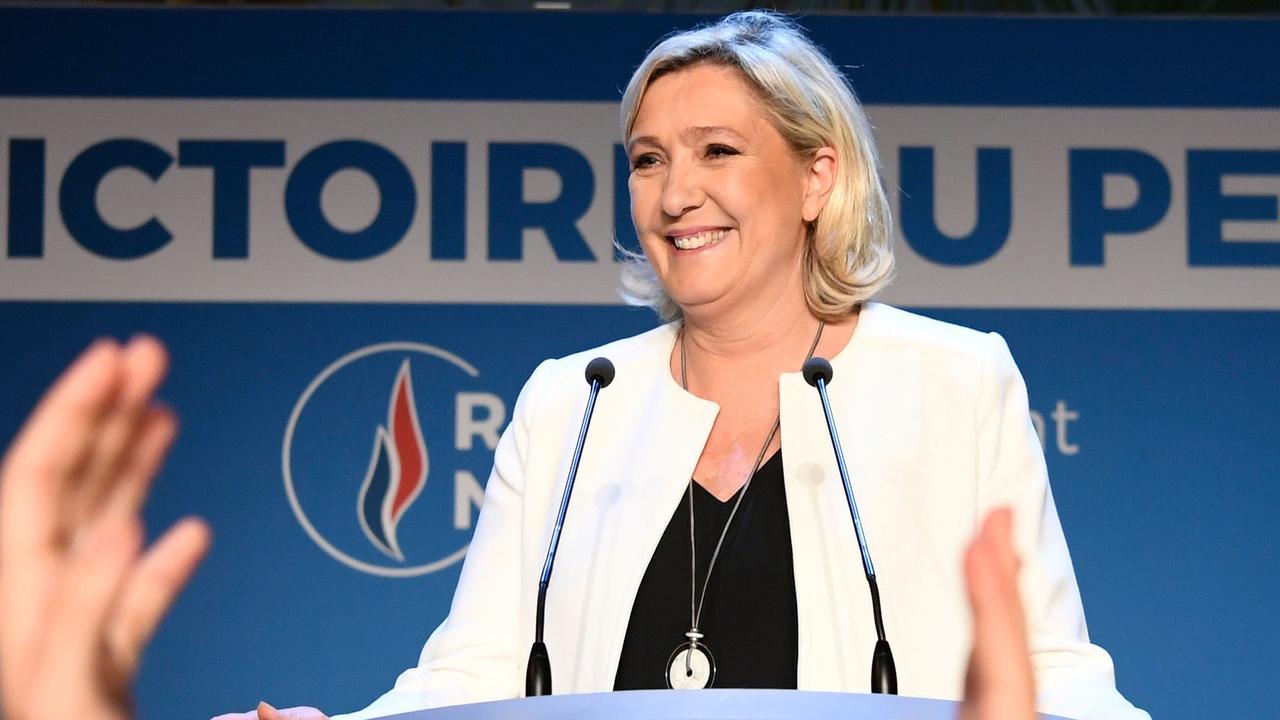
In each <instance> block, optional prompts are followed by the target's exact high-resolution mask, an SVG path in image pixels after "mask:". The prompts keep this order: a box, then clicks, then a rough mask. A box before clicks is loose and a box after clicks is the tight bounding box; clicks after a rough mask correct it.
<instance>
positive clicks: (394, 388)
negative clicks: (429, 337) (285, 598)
mask: <svg viewBox="0 0 1280 720" xmlns="http://www.w3.org/2000/svg"><path fill="white" fill-rule="evenodd" d="M479 375H480V373H479V371H477V370H476V369H475V368H474V367H473V366H472V365H471V364H470V363H468V362H467V361H466V360H463V359H462V358H460V357H458V356H457V355H455V354H453V353H451V352H449V351H447V350H443V349H441V348H438V347H434V346H432V345H426V344H423V343H416V342H388V343H381V344H377V345H370V346H368V347H364V348H361V349H359V350H356V351H354V352H351V353H348V354H347V355H345V356H343V357H341V358H339V359H338V360H336V361H334V362H333V363H332V364H330V365H329V366H328V367H326V368H325V369H324V370H323V371H321V372H320V374H319V375H317V376H316V377H315V379H314V380H312V381H311V383H310V384H309V385H308V386H307V388H306V390H304V391H303V393H302V396H301V397H300V398H298V402H297V404H296V405H295V406H294V408H293V412H292V413H291V414H290V416H289V422H288V425H287V426H286V428H285V433H284V446H283V449H282V452H281V469H282V472H283V474H284V487H285V493H286V495H287V496H288V498H289V504H290V506H291V507H292V508H293V513H294V515H295V516H296V517H297V519H298V522H299V523H300V524H301V525H302V528H303V530H305V531H306V533H307V535H308V536H309V537H310V538H311V539H312V540H313V541H315V543H316V544H317V545H319V546H320V547H321V548H322V549H323V550H324V551H325V552H326V553H328V554H329V555H330V556H332V557H333V558H334V559H336V560H338V561H339V562H341V563H343V564H345V565H347V566H349V567H352V568H354V569H356V570H359V571H361V572H367V573H372V574H375V575H382V576H387V577H410V576H414V575H422V574H425V573H430V572H434V571H436V570H441V569H443V568H446V567H449V566H450V565H452V564H454V563H456V562H458V561H459V560H461V559H462V558H463V556H464V555H466V552H467V546H468V543H469V542H470V535H471V527H472V525H473V523H474V519H475V513H476V511H478V509H479V505H480V502H481V500H482V499H483V492H484V490H483V478H485V477H487V473H488V468H489V467H490V466H491V465H492V463H493V452H492V450H493V446H494V445H495V444H496V442H497V435H498V430H499V429H500V428H501V426H502V424H503V423H504V422H505V420H506V417H505V415H506V409H505V405H504V404H503V402H502V400H501V398H499V397H498V396H496V395H494V394H493V393H490V392H486V391H485V389H484V388H482V387H480V386H479V383H478V378H479Z"/></svg>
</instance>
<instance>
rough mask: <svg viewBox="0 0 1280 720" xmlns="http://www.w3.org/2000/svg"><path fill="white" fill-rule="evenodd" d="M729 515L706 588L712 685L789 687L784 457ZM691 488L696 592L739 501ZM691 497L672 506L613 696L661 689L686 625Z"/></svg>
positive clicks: (791, 654) (792, 590) (790, 593)
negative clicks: (722, 542) (669, 518)
mask: <svg viewBox="0 0 1280 720" xmlns="http://www.w3.org/2000/svg"><path fill="white" fill-rule="evenodd" d="M744 487H745V488H746V492H747V494H746V496H745V497H743V498H742V506H741V507H739V508H738V512H737V514H736V515H734V516H733V524H732V526H731V527H730V528H729V531H728V533H727V534H726V535H725V538H724V544H723V546H722V547H721V549H720V556H719V558H718V559H717V560H716V566H715V570H714V572H713V573H712V575H711V579H710V581H709V586H710V587H709V589H708V590H707V597H706V601H705V605H704V607H703V610H702V616H701V618H700V621H699V626H700V627H699V631H700V632H702V633H703V635H704V637H703V639H702V640H701V642H702V643H704V644H705V645H706V647H707V648H708V649H709V650H710V652H711V654H712V656H713V657H714V660H715V668H716V671H715V678H714V681H713V683H712V687H718V688H795V687H796V663H797V659H798V656H799V650H798V634H797V616H796V584H795V572H794V567H793V564H792V557H791V523H790V520H789V518H788V515H787V498H786V490H785V488H784V485H783V477H782V452H781V451H778V452H776V453H774V454H773V456H772V457H770V458H769V460H768V461H767V462H766V463H765V464H764V465H762V466H761V467H760V469H759V470H758V471H757V472H756V474H755V476H754V477H753V478H752V481H751V484H750V486H744ZM741 493H742V490H739V491H738V493H735V494H734V496H733V497H730V498H729V499H728V500H726V501H724V502H721V501H720V500H718V499H717V498H716V497H715V496H714V495H712V494H711V493H710V492H708V491H707V490H706V489H705V488H703V487H702V486H701V485H699V484H698V483H696V482H695V483H693V514H694V529H695V538H696V550H697V553H696V558H697V572H696V573H695V574H694V581H693V582H694V584H695V585H696V587H697V590H698V593H699V595H700V594H701V592H702V584H703V582H704V580H705V579H706V573H707V566H708V565H709V563H710V562H711V554H712V552H713V550H714V549H715V546H716V542H717V540H719V538H720V533H721V531H722V530H723V528H724V526H725V522H726V520H728V519H729V515H730V513H731V512H732V510H733V506H734V503H735V502H737V500H738V495H739V494H741ZM689 554H690V548H689V500H688V497H687V496H685V497H684V498H683V499H682V502H680V503H679V505H678V506H677V507H676V511H675V513H674V514H673V515H672V516H671V521H670V522H669V523H667V529H666V531H665V532H664V533H663V534H662V539H661V540H660V541H659V542H658V546H657V548H656V549H655V550H654V553H653V557H652V559H650V561H649V567H648V569H647V570H646V571H645V574H644V579H643V580H642V581H641V583H640V589H639V591H638V592H637V593H636V599H635V603H634V605H632V608H631V619H630V622H629V624H628V625H627V634H626V639H625V640H624V641H623V646H622V654H621V658H620V660H619V662H618V672H617V675H616V677H615V679H614V689H615V690H641V689H655V688H665V687H666V686H667V676H666V673H667V667H668V665H669V663H670V660H671V658H672V656H673V653H674V652H675V650H676V648H677V647H678V646H680V645H682V644H684V643H685V642H687V641H688V638H687V637H686V636H685V633H686V632H688V630H689V625H690V611H689V607H690V602H691V599H690V577H689V576H690V557H689Z"/></svg>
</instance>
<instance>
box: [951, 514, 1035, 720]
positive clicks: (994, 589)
mask: <svg viewBox="0 0 1280 720" xmlns="http://www.w3.org/2000/svg"><path fill="white" fill-rule="evenodd" d="M1012 523H1013V519H1012V516H1011V514H1010V512H1009V510H1007V509H1000V510H994V511H992V512H991V514H990V515H988V516H987V517H986V519H985V520H984V521H983V523H982V528H981V529H980V530H979V531H978V535H977V537H975V538H974V539H973V542H972V543H971V544H970V545H969V551H968V552H967V553H966V554H965V561H964V571H965V580H966V582H967V584H968V587H969V604H970V605H971V606H972V608H973V651H972V652H971V653H970V655H969V672H968V675H967V677H966V679H965V690H964V705H963V706H962V708H961V711H960V720H1032V719H1033V718H1035V716H1036V714H1035V699H1036V692H1035V678H1034V675H1033V674H1032V672H1031V661H1030V659H1029V657H1028V655H1027V627H1026V620H1025V619H1024V616H1023V612H1022V601H1021V599H1020V598H1019V596H1018V581H1017V580H1018V558H1017V557H1016V556H1015V555H1014V552H1013V545H1012V543H1011V541H1010V534H1011V526H1012Z"/></svg>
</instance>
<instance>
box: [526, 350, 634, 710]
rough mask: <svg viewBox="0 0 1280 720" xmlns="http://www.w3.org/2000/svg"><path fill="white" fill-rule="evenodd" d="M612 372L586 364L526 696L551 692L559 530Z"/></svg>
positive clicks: (601, 364) (598, 361) (602, 363)
mask: <svg viewBox="0 0 1280 720" xmlns="http://www.w3.org/2000/svg"><path fill="white" fill-rule="evenodd" d="M613 375H614V368H613V363H611V362H609V358H605V357H598V358H595V359H594V360H592V361H591V362H589V363H587V371H586V379H587V383H588V384H589V385H591V391H590V393H589V394H588V395H587V408H586V410H584V411H583V413H582V429H581V430H579V431H578V444H577V445H576V446H575V447H574V448H573V460H572V461H571V462H570V463H569V476H568V477H567V478H566V479H565V482H564V495H562V496H561V497H560V510H559V511H558V512H557V513H556V524H555V527H554V528H553V529H552V530H551V543H550V545H549V546H548V547H547V561H546V562H545V563H544V564H543V566H542V576H541V577H540V578H539V579H538V612H537V616H536V619H535V624H534V635H533V638H534V639H533V647H531V648H530V649H529V665H528V667H527V668H526V670H525V676H524V694H525V696H526V697H535V696H538V695H550V694H551V656H549V655H548V654H547V646H546V643H544V642H543V641H542V628H543V625H544V624H545V623H546V610H547V586H548V585H549V584H550V582H551V568H552V566H553V565H554V564H555V561H556V548H558V547H559V546H560V531H561V529H562V528H563V527H564V516H565V513H566V512H567V511H568V510H569V498H570V497H571V496H572V495H573V481H574V479H575V478H576V477H577V476H578V462H579V461H580V460H581V459H582V448H583V446H584V445H585V444H586V441H587V428H588V427H590V425H591V412H592V411H593V410H595V407H596V396H597V395H599V394H600V390H601V389H603V388H606V387H608V386H609V383H611V382H613Z"/></svg>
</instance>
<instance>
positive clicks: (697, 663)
mask: <svg viewBox="0 0 1280 720" xmlns="http://www.w3.org/2000/svg"><path fill="white" fill-rule="evenodd" d="M715 679H716V660H715V658H713V657H712V656H711V651H710V650H708V649H707V646H706V645H705V644H703V643H698V644H697V645H694V644H693V643H692V642H687V643H684V644H682V645H680V647H677V648H676V650H675V652H673V653H671V660H669V661H668V662H667V687H669V688H671V689H672V690H701V689H702V688H708V687H711V683H712V682H714V681H715Z"/></svg>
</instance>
